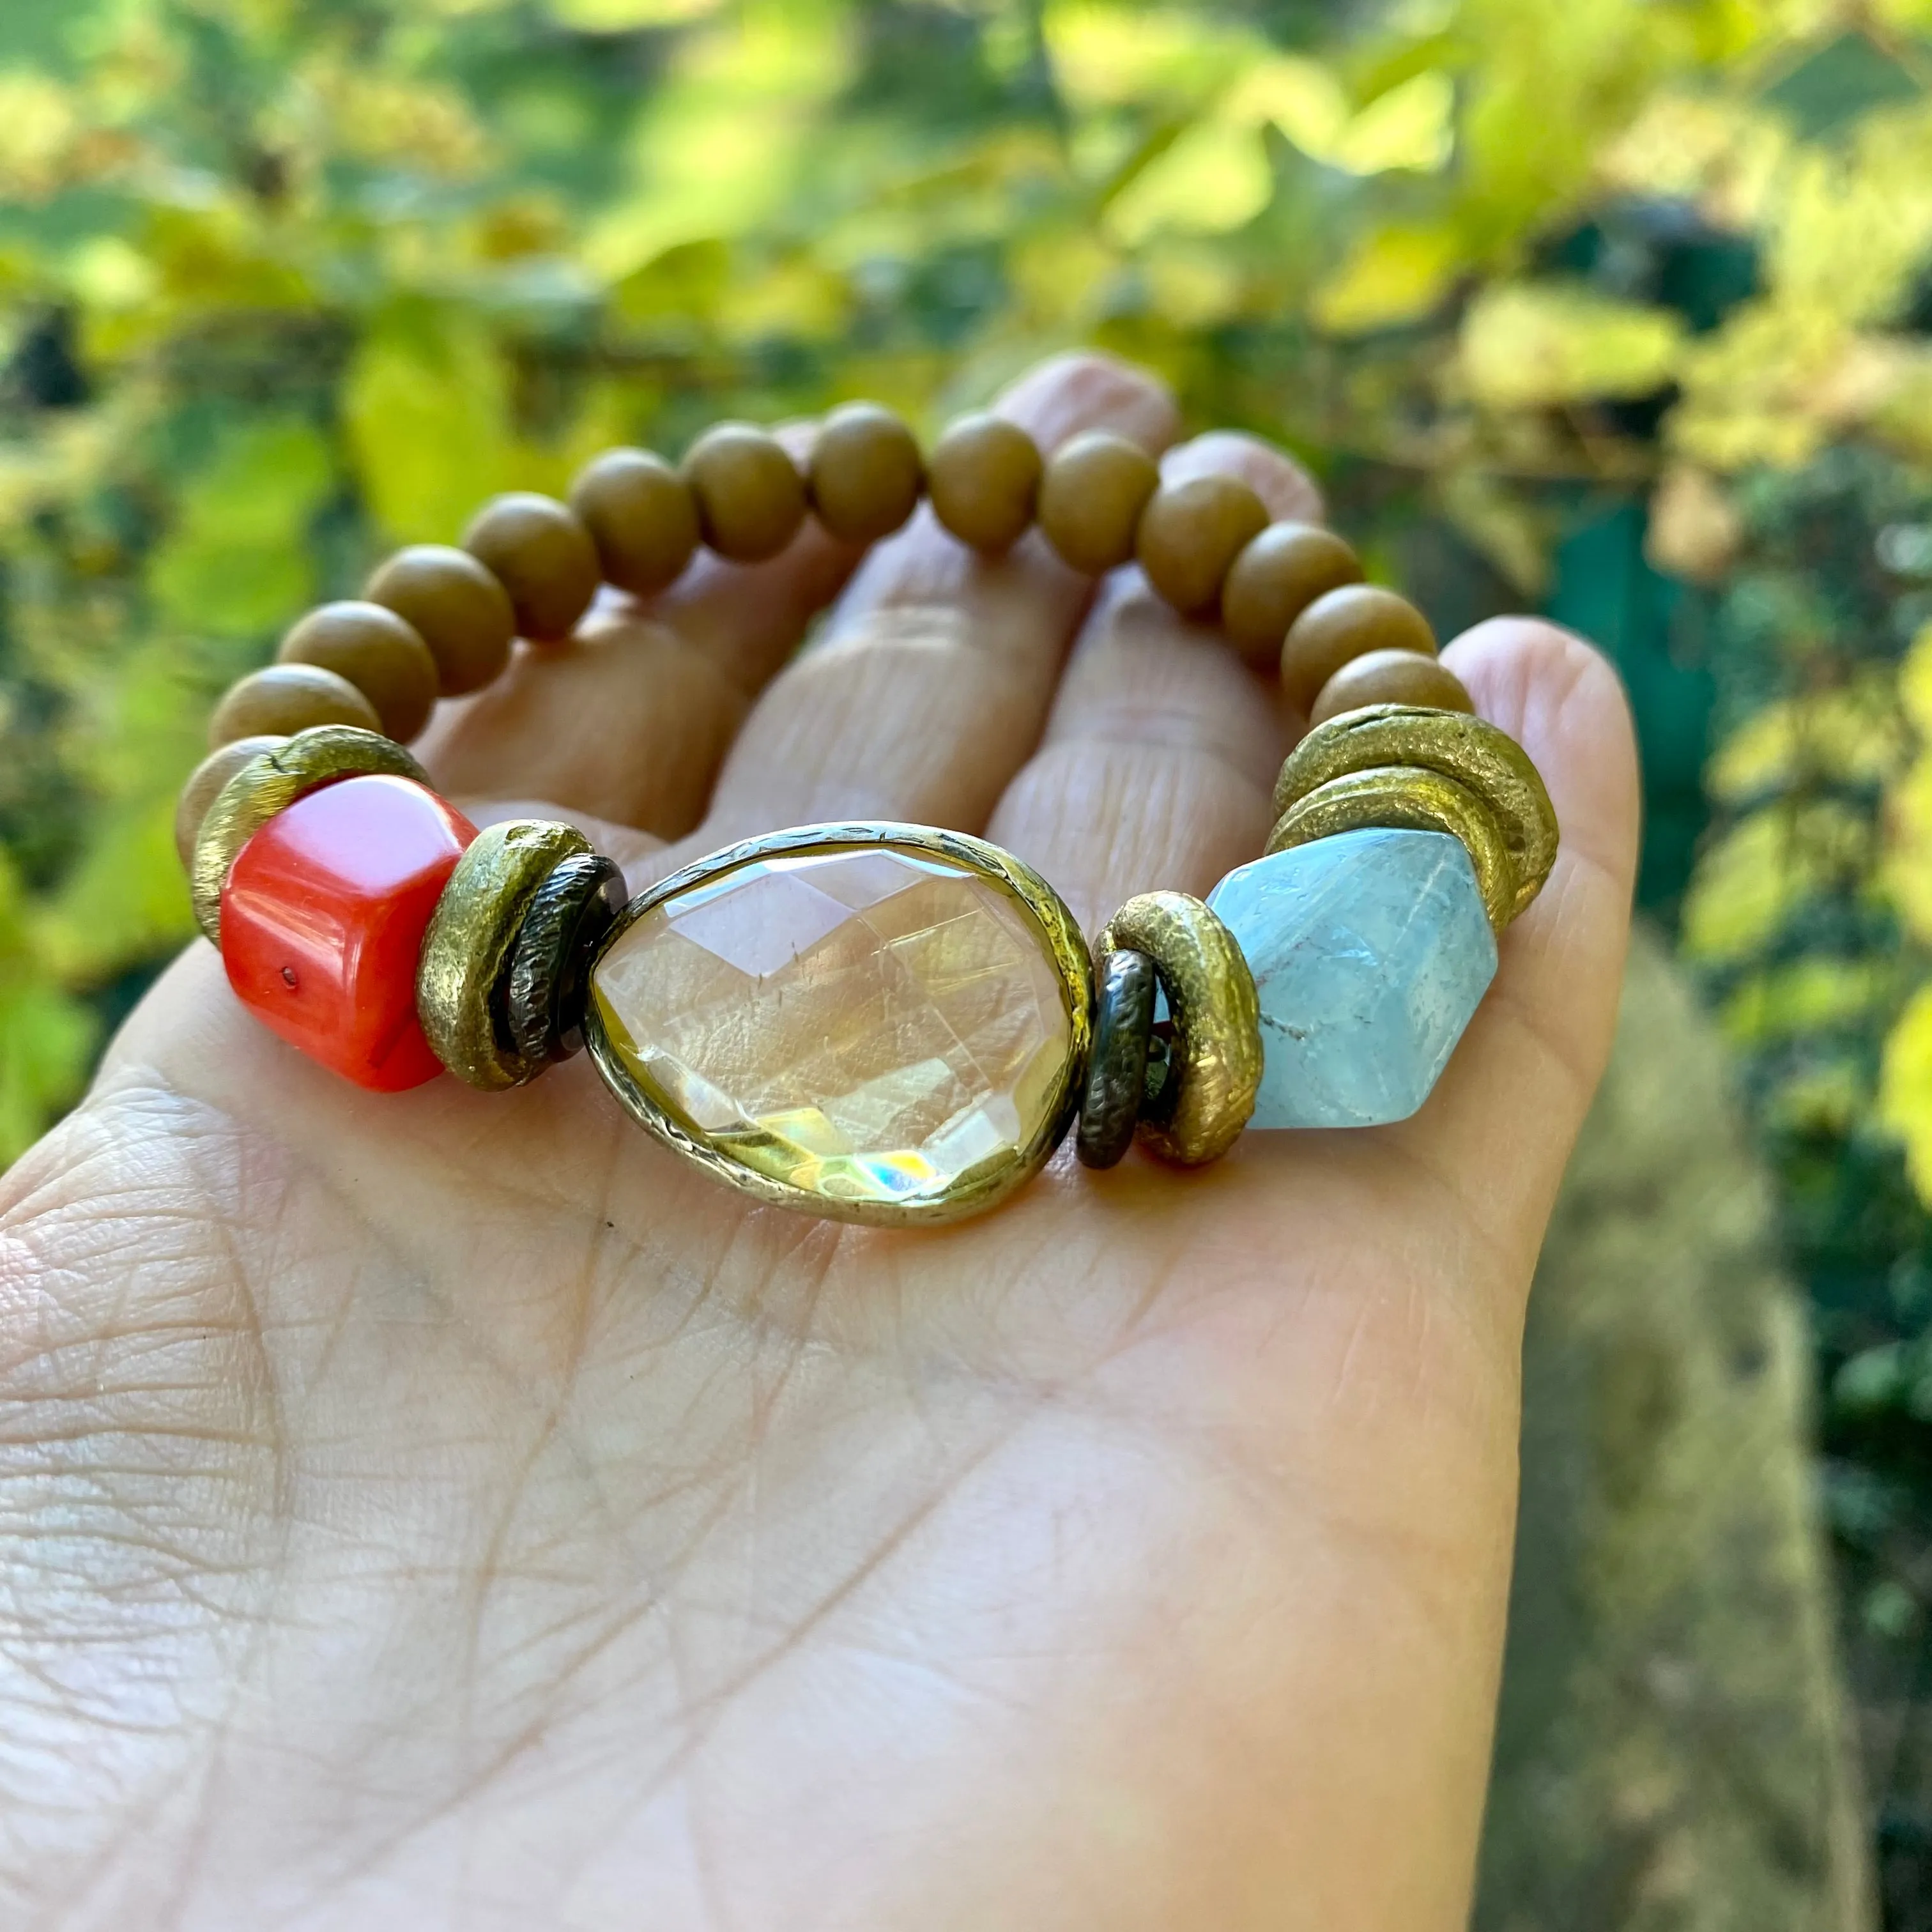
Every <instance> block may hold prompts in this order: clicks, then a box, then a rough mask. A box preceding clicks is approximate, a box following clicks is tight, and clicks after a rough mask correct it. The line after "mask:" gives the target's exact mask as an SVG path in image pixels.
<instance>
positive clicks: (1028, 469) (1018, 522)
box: [926, 416, 1042, 556]
mask: <svg viewBox="0 0 1932 1932" xmlns="http://www.w3.org/2000/svg"><path fill="white" fill-rule="evenodd" d="M1041 468H1042V466H1041V463H1040V449H1039V446H1037V444H1036V443H1034V440H1033V438H1032V437H1030V436H1028V434H1027V433H1026V431H1025V430H1023V429H1022V428H1020V427H1019V425H1018V424H1016V423H1010V422H1007V420H1006V419H1005V418H1004V417H1003V416H962V417H961V418H960V419H959V421H958V422H956V423H954V424H953V425H952V426H951V427H950V428H949V429H948V430H947V432H946V434H944V436H942V437H941V438H940V439H939V441H938V443H937V444H936V445H935V447H934V449H933V452H932V456H931V457H930V458H929V459H928V460H927V463H926V494H927V495H928V496H930V497H931V498H932V510H933V514H934V515H935V516H936V517H938V519H939V520H940V522H941V523H943V524H944V526H945V527H946V528H947V529H949V530H950V531H951V532H953V535H955V536H956V537H957V538H959V541H961V542H962V543H963V544H970V545H971V547H972V548H974V550H980V551H981V552H983V553H985V554H986V555H987V556H998V555H999V554H1000V553H1001V552H1003V551H1004V550H1010V549H1011V548H1012V547H1013V545H1014V544H1016V543H1017V542H1019V540H1020V538H1022V537H1023V536H1024V535H1025V534H1026V532H1027V529H1028V525H1030V524H1031V523H1032V521H1033V513H1034V504H1035V502H1037V500H1038V499H1039V496H1040V472H1041Z"/></svg>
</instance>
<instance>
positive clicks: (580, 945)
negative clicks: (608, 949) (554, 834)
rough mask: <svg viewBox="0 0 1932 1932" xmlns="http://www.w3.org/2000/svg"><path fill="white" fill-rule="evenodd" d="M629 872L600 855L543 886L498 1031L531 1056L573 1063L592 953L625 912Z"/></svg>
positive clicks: (506, 982)
mask: <svg viewBox="0 0 1932 1932" xmlns="http://www.w3.org/2000/svg"><path fill="white" fill-rule="evenodd" d="M624 906H625V892H624V875H623V874H622V872H620V871H618V869H617V868H616V866H615V865H613V864H612V863H611V862H610V860H609V859H607V858H605V857H604V856H603V854H602V853H599V852H583V853H577V855H576V856H574V857H571V858H568V859H565V860H564V861H563V862H562V864H561V865H559V866H558V867H557V868H556V870H555V871H553V872H552V873H551V874H550V876H549V877H548V878H547V879H545V880H544V882H543V883H542V884H541V885H540V886H538V888H537V889H536V892H535V895H534V896H533V897H532V898H531V900H530V903H529V909H528V910H526V912H525V913H524V914H523V924H522V925H521V926H520V927H519V928H518V929H517V943H516V945H515V947H514V949H513V950H512V951H511V956H510V970H509V971H508V973H506V974H505V975H504V976H503V981H502V988H503V1006H502V1013H501V1015H500V1016H499V1022H498V1025H499V1032H500V1033H501V1034H502V1038H503V1043H504V1045H505V1046H506V1047H507V1048H508V1049H511V1051H513V1052H517V1053H520V1054H521V1055H523V1057H524V1058H526V1059H528V1060H568V1058H570V1056H571V1055H572V1054H573V1053H574V1052H577V1049H578V1048H580V1046H583V999H584V990H585V986H586V974H587V970H588V968H589V964H590V956H591V954H592V953H594V952H595V950H597V943H598V941H599V940H601V938H603V937H604V934H605V933H606V932H608V931H609V930H610V925H611V922H612V921H613V920H614V919H616V916H617V915H618V914H619V913H620V912H622V910H624Z"/></svg>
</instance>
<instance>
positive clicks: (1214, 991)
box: [1100, 892, 1262, 1167]
mask: <svg viewBox="0 0 1932 1932" xmlns="http://www.w3.org/2000/svg"><path fill="white" fill-rule="evenodd" d="M1121 947H1130V948H1131V949H1132V950H1133V951H1135V952H1136V953H1145V954H1146V955H1147V956H1148V958H1149V959H1151V960H1152V961H1153V962H1154V971H1156V973H1157V974H1159V975H1160V983H1161V986H1162V989H1163V991H1164V992H1166V995H1167V999H1168V1006H1169V1011H1170V1016H1171V1017H1172V1020H1173V1022H1174V1037H1173V1039H1172V1041H1171V1042H1170V1043H1169V1048H1168V1073H1167V1082H1166V1085H1165V1086H1164V1087H1163V1088H1162V1090H1161V1093H1160V1099H1159V1100H1158V1101H1157V1103H1155V1104H1154V1106H1152V1107H1151V1109H1143V1110H1142V1115H1141V1124H1140V1135H1141V1138H1142V1139H1143V1140H1144V1141H1145V1142H1147V1144H1148V1145H1149V1146H1150V1147H1151V1148H1153V1149H1154V1152H1155V1153H1156V1154H1160V1155H1162V1156H1163V1157H1164V1158H1166V1160H1172V1161H1178V1162H1180V1163H1181V1164H1182V1165H1183V1166H1188V1167H1195V1166H1199V1165H1201V1164H1202V1163H1203V1162H1205V1161H1211V1160H1215V1159H1217V1158H1218V1157H1220V1155H1222V1154H1226V1152H1227V1151H1228V1150H1229V1148H1231V1147H1232V1145H1234V1143H1235V1139H1236V1137H1237V1136H1238V1135H1239V1134H1240V1133H1241V1130H1242V1128H1244V1127H1246V1126H1247V1123H1248V1117H1249V1115H1251V1114H1252V1113H1253V1112H1254V1110H1255V1095H1256V1091H1258V1090H1259V1088H1260V1086H1261V1083H1262V1031H1261V1005H1260V1002H1259V1000H1258V999H1257V998H1256V993H1255V980H1254V975H1253V974H1252V973H1250V971H1248V962H1247V960H1246V959H1244V958H1243V957H1242V956H1241V947H1240V946H1239V945H1238V944H1236V942H1235V935H1233V934H1232V932H1229V930H1228V929H1227V927H1226V926H1224V925H1223V923H1222V922H1221V921H1220V919H1219V918H1218V917H1217V916H1216V915H1215V914H1214V913H1212V912H1211V911H1209V910H1208V907H1206V906H1205V905H1203V904H1202V903H1201V901H1199V899H1197V898H1190V897H1189V895H1187V893H1185V892H1142V894H1141V895H1139V897H1138V898H1131V899H1130V900H1128V901H1127V904H1125V905H1124V906H1123V907H1121V909H1120V910H1119V911H1118V912H1117V913H1115V915H1114V916H1113V917H1112V919H1109V921H1108V922H1107V929H1106V931H1105V932H1103V933H1102V934H1101V935H1100V955H1101V957H1102V958H1103V959H1105V958H1106V956H1107V955H1108V954H1109V953H1113V952H1116V951H1118V950H1120V949H1121Z"/></svg>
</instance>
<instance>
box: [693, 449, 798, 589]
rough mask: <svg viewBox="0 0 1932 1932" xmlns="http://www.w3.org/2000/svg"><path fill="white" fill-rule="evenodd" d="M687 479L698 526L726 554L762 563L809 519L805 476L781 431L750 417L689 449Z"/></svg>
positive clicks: (706, 537) (707, 540)
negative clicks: (755, 423)
mask: <svg viewBox="0 0 1932 1932" xmlns="http://www.w3.org/2000/svg"><path fill="white" fill-rule="evenodd" d="M684 480H685V482H686V483H688V484H689V485H690V486H691V497H692V499H693V500H694V502H695V503H696V505H697V524H698V528H699V529H700V530H701V531H702V532H703V535H704V541H706V543H707V544H709V545H710V547H712V549H713V550H715V551H716V552H717V553H718V555H719V556H726V557H729V558H730V559H731V560H732V562H734V563H761V562H763V561H764V559H766V557H768V556H777V555H778V552H779V551H780V550H783V549H784V547H785V545H786V544H788V543H790V541H791V540H792V538H793V537H794V536H796V535H797V534H798V526H799V524H800V523H803V522H804V520H805V478H803V477H802V476H801V475H799V473H798V465H797V464H796V463H794V462H793V460H791V458H790V456H789V455H787V453H786V451H785V448H784V445H783V444H782V443H780V442H779V441H778V440H777V438H776V437H771V436H768V435H766V433H765V432H764V431H763V430H761V429H754V428H752V426H751V425H750V424H749V423H729V422H727V423H719V424H718V425H717V427H716V428H713V429H708V430H706V431H705V433H704V434H703V435H702V436H701V437H699V438H698V439H697V441H696V442H695V443H693V444H692V445H691V447H690V449H688V450H687V451H686V452H685V458H684Z"/></svg>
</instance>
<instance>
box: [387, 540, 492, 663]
mask: <svg viewBox="0 0 1932 1932" xmlns="http://www.w3.org/2000/svg"><path fill="white" fill-rule="evenodd" d="M362 594H363V595H364V596H365V597H366V598H368V600H369V601H370V602H371V603H372V604H381V605H382V606H383V607H384V609H386V610H393V611H395V613H396V615H397V616H399V617H400V618H401V619H403V621H404V622H405V623H406V624H408V625H410V626H411V627H412V628H413V629H414V630H415V631H416V635H417V636H418V637H421V638H422V640H423V642H424V643H425V644H427V645H428V646H429V652H430V655H431V657H433V658H435V660H436V675H437V684H438V685H439V686H440V688H441V689H442V691H443V695H444V696H445V697H460V696H461V695H462V694H463V692H465V691H481V689H482V688H483V687H484V685H486V684H487V683H489V682H490V681H491V679H493V678H495V677H496V676H498V675H499V673H501V672H502V668H503V667H504V665H505V664H508V662H509V661H510V645H511V640H513V639H514V637H515V636H516V634H517V613H516V612H515V611H514V610H512V609H511V607H510V593H509V592H508V591H507V590H505V589H504V588H503V586H502V583H500V582H499V580H498V579H497V577H496V573H495V571H492V570H490V569H488V568H486V567H485V566H484V565H482V564H481V563H479V562H478V561H477V560H476V559H475V557H473V556H471V555H470V554H469V552H468V551H467V550H457V549H455V548H453V547H451V546H450V545H449V544H410V547H408V549H407V550H398V551H397V553H395V556H392V557H391V558H390V559H389V562H387V563H386V564H384V565H383V566H382V568H380V569H379V570H378V571H377V572H376V574H375V575H374V576H373V577H371V578H370V580H369V581H368V583H367V584H365V586H363V590H362Z"/></svg>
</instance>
